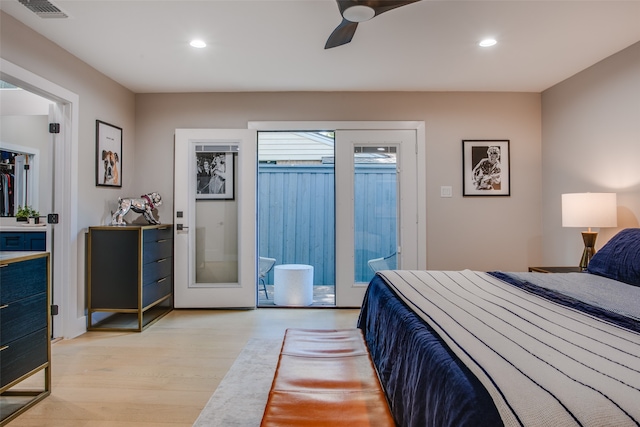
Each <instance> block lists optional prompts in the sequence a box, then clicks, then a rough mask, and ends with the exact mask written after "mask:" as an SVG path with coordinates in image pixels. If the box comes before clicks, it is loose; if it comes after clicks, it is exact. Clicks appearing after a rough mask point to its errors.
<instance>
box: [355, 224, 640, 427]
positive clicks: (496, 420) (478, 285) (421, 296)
mask: <svg viewBox="0 0 640 427" xmlns="http://www.w3.org/2000/svg"><path fill="white" fill-rule="evenodd" d="M358 327H359V328H361V329H362V330H363V333H364V336H365V340H366V342H367V345H368V347H369V351H370V352H371V356H372V359H373V361H374V364H375V366H376V369H377V371H378V375H379V376H380V380H381V383H382V385H383V387H384V389H385V394H386V396H387V400H388V402H389V406H390V408H391V412H392V414H393V417H394V419H395V422H396V424H397V425H399V426H416V427H417V426H420V427H424V426H456V427H459V426H474V427H476V426H500V425H505V426H574V425H583V426H638V425H640V229H637V228H634V229H625V230H623V231H621V232H620V233H618V234H617V235H616V236H614V237H613V238H612V239H611V240H610V241H609V242H608V243H607V244H606V245H605V246H604V247H603V248H602V249H601V250H600V251H599V252H597V253H596V254H595V256H594V258H593V259H592V260H591V263H590V264H589V270H588V272H585V273H555V274H545V273H504V272H488V273H485V272H477V271H469V270H466V271H406V270H398V271H391V270H387V271H381V272H378V273H377V274H376V276H375V277H374V279H373V280H372V281H371V283H370V284H369V287H368V289H367V293H366V295H365V300H364V303H363V307H362V311H361V314H360V318H359V321H358Z"/></svg>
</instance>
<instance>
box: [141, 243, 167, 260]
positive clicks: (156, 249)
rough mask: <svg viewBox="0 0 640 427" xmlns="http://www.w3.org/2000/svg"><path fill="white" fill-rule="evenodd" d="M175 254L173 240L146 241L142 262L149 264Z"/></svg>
mask: <svg viewBox="0 0 640 427" xmlns="http://www.w3.org/2000/svg"><path fill="white" fill-rule="evenodd" d="M171 256H173V240H172V239H162V240H157V241H153V242H145V243H144V247H143V250H142V263H143V264H147V263H150V262H153V261H157V260H159V259H163V258H169V257H171Z"/></svg>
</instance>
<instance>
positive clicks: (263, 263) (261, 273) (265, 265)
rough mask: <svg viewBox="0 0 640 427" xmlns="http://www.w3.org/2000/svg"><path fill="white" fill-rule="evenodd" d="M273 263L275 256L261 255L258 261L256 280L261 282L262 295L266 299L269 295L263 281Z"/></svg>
mask: <svg viewBox="0 0 640 427" xmlns="http://www.w3.org/2000/svg"><path fill="white" fill-rule="evenodd" d="M275 263H276V260H275V258H267V257H262V256H261V257H260V259H259V261H258V280H259V281H260V283H262V290H263V291H264V296H265V297H266V298H267V299H269V295H268V294H267V285H266V283H265V281H264V278H265V277H267V274H269V272H270V271H271V269H272V268H273V266H274V265H275Z"/></svg>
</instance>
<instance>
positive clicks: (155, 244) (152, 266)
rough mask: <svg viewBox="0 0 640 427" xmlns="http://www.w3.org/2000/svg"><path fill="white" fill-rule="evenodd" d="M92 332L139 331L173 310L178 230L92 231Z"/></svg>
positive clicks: (157, 227)
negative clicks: (174, 248)
mask: <svg viewBox="0 0 640 427" xmlns="http://www.w3.org/2000/svg"><path fill="white" fill-rule="evenodd" d="M87 258H88V262H87V276H88V281H87V303H88V325H87V329H88V330H112V331H115V330H117V331H127V330H128V331H131V330H133V331H137V332H141V331H142V330H143V329H145V328H146V327H147V326H149V325H151V324H152V323H154V322H155V321H157V320H159V319H160V318H161V317H162V316H164V315H165V314H167V313H168V312H169V311H171V310H172V309H173V226H172V225H171V224H163V225H148V226H133V225H131V226H103V227H89V234H88V237H87Z"/></svg>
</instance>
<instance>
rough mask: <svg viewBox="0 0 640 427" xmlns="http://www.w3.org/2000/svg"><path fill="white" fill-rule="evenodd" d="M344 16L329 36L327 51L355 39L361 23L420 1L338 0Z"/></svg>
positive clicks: (326, 45)
mask: <svg viewBox="0 0 640 427" xmlns="http://www.w3.org/2000/svg"><path fill="white" fill-rule="evenodd" d="M336 1H337V2H338V9H340V14H341V15H342V22H341V23H340V25H338V26H337V27H336V29H335V30H333V32H332V33H331V35H330V36H329V39H328V40H327V44H325V45H324V48H325V49H331V48H332V47H337V46H342V45H343V44H347V43H349V42H350V41H351V39H352V38H353V35H354V34H355V32H356V28H358V23H359V22H364V21H368V20H370V19H372V18H375V17H376V16H378V15H380V14H381V13H384V12H387V11H389V10H392V9H396V8H398V7H400V6H405V5H408V4H411V3H415V2H418V1H420V0H398V1H394V0H336Z"/></svg>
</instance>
